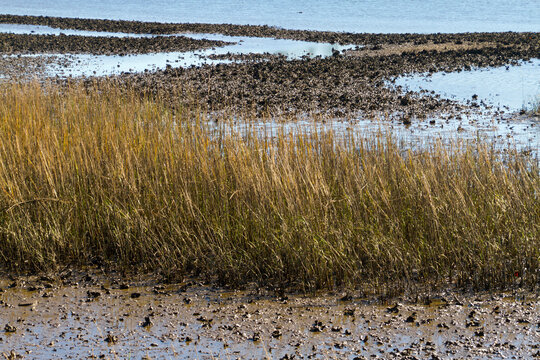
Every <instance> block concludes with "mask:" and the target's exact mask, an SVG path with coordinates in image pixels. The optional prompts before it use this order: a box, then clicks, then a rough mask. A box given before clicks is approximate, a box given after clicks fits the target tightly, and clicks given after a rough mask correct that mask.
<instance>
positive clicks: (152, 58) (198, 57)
mask: <svg viewBox="0 0 540 360" xmlns="http://www.w3.org/2000/svg"><path fill="white" fill-rule="evenodd" d="M14 31H17V33H21V34H29V33H32V31H35V32H34V33H41V34H54V35H58V34H60V33H64V34H66V35H67V34H68V33H67V32H66V31H64V30H59V29H54V28H50V27H45V26H28V25H25V26H15V25H8V26H1V25H0V32H14ZM87 34H91V35H87ZM69 35H84V36H125V35H130V36H131V35H134V34H124V33H103V32H92V31H78V30H70V31H69ZM179 35H182V36H186V37H191V38H194V39H208V40H218V41H225V42H232V43H234V44H233V45H228V46H224V47H217V48H211V49H204V50H197V51H190V52H168V53H152V54H130V55H126V56H119V55H91V54H69V55H62V54H51V55H49V56H54V57H57V58H59V61H58V62H55V63H50V64H48V65H47V69H46V70H45V74H46V75H48V76H56V75H58V76H74V77H75V76H93V75H96V76H107V75H115V74H120V73H122V72H143V71H145V70H157V69H164V68H166V67H167V66H172V67H184V68H187V67H191V66H201V65H204V64H223V63H229V62H231V61H230V60H227V59H219V60H218V59H215V60H214V59H211V58H209V56H213V55H226V54H233V55H242V54H271V55H283V56H285V57H286V58H287V59H289V60H292V59H300V58H302V57H305V56H308V57H317V56H320V57H323V58H324V57H327V56H331V55H332V53H333V52H334V51H340V52H341V51H344V50H348V49H352V48H355V47H356V46H354V45H339V44H329V43H316V42H308V41H298V40H288V39H272V38H257V37H247V36H226V35H221V34H179ZM144 36H151V35H144ZM24 56H29V57H34V56H41V55H24ZM46 56H47V55H46ZM0 74H1V70H0Z"/></svg>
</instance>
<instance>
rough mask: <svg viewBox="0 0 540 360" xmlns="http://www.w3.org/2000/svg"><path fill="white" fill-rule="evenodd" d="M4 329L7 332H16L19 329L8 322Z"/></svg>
mask: <svg viewBox="0 0 540 360" xmlns="http://www.w3.org/2000/svg"><path fill="white" fill-rule="evenodd" d="M4 331H5V332H7V333H14V332H15V331H17V328H16V327H15V326H13V325H10V324H6V326H4Z"/></svg>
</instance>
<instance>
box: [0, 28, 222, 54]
mask: <svg viewBox="0 0 540 360" xmlns="http://www.w3.org/2000/svg"><path fill="white" fill-rule="evenodd" d="M227 44H228V43H225V42H223V41H210V40H204V39H201V40H196V39H192V38H189V37H185V36H157V37H145V38H134V37H112V36H109V37H92V36H77V35H59V36H55V35H26V34H1V33H0V53H4V54H36V53H55V54H67V53H78V54H94V55H102V54H107V55H111V54H116V55H125V54H144V53H151V52H164V51H193V50H199V49H206V48H211V47H217V46H224V45H227Z"/></svg>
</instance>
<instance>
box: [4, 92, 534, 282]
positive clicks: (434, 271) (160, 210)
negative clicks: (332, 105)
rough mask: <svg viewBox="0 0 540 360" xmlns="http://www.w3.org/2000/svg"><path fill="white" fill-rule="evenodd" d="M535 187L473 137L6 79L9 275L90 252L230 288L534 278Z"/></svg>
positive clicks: (528, 170) (522, 166) (522, 168)
mask: <svg viewBox="0 0 540 360" xmlns="http://www.w3.org/2000/svg"><path fill="white" fill-rule="evenodd" d="M212 124H213V123H212ZM248 129H249V127H248ZM539 194H540V175H539V169H538V163H537V162H536V161H534V160H531V159H530V158H526V157H522V156H520V155H519V154H517V153H512V154H508V155H505V156H500V155H499V154H497V153H496V152H495V151H494V150H493V149H491V148H490V147H489V146H488V145H484V144H474V145H471V144H469V145H466V144H462V145H456V146H455V147H454V148H453V149H448V148H447V147H443V146H439V145H434V146H432V147H429V148H426V149H423V150H419V151H414V152H412V151H403V150H402V149H401V148H400V147H399V146H398V143H397V141H395V140H394V139H392V138H389V137H385V136H382V135H380V136H375V137H367V138H362V137H355V136H353V135H346V134H345V135H343V136H337V135H336V134H334V133H332V132H322V131H315V130H314V131H313V132H309V133H308V132H301V131H299V132H297V133H294V134H292V133H285V132H279V131H278V132H277V133H276V134H274V136H273V137H265V136H261V134H259V133H257V131H255V130H244V131H236V130H235V128H234V127H232V125H227V124H224V125H221V126H215V125H211V124H210V122H208V121H207V118H206V117H205V116H204V115H200V112H196V111H188V110H183V111H182V110H178V109H176V110H175V111H172V110H171V109H170V107H167V106H165V105H163V103H162V102H160V100H159V99H155V98H154V99H150V98H145V97H141V96H140V95H139V93H138V92H137V91H135V90H133V89H129V88H127V87H121V86H118V85H114V84H113V83H111V84H110V85H109V86H100V87H99V89H98V88H93V87H92V86H90V87H83V86H79V85H73V86H68V87H63V88H59V87H57V86H53V85H39V84H2V85H1V91H0V264H1V266H2V268H4V269H5V270H7V271H17V272H22V271H42V270H48V269H54V268H55V267H58V266H60V265H66V264H71V265H73V266H76V265H79V266H82V265H86V264H89V263H91V262H92V261H94V260H95V259H101V261H102V262H103V264H104V266H109V267H117V268H125V269H131V270H136V271H140V272H143V271H144V272H146V271H148V272H150V271H164V272H167V273H168V274H170V275H171V276H183V275H184V274H190V275H194V276H200V277H203V278H207V279H210V280H214V281H217V282H219V283H220V284H223V285H229V286H241V285H244V284H246V283H248V282H253V281H255V282H257V283H258V284H260V285H271V286H280V287H292V288H297V289H304V290H306V289H321V288H326V289H329V288H336V287H357V286H364V285H366V284H369V285H375V286H384V285H385V284H396V283H397V284H402V285H403V286H407V285H411V284H432V285H446V284H448V283H453V284H455V285H457V286H469V285H473V286H476V287H481V288H490V287H504V286H509V285H511V284H513V283H514V282H515V277H514V274H515V273H516V272H519V274H520V281H522V283H523V284H530V285H534V284H537V283H538V268H539V267H538V265H539V261H540V201H539Z"/></svg>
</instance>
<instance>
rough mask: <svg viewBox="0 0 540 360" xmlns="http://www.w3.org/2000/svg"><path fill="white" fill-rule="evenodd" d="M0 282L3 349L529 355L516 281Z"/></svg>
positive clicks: (527, 313)
mask: <svg viewBox="0 0 540 360" xmlns="http://www.w3.org/2000/svg"><path fill="white" fill-rule="evenodd" d="M0 288H1V290H0V291H1V292H0V307H1V308H2V309H1V314H2V315H1V317H0V319H1V320H0V327H1V333H0V353H3V354H5V356H7V357H8V358H9V356H17V355H18V356H21V357H20V358H23V357H24V358H122V359H123V358H136V359H140V358H150V359H161V358H181V359H184V358H185V359H212V358H228V359H240V358H241V359H260V358H272V359H292V358H297V359H302V358H324V359H343V358H349V359H373V358H392V359H421V358H423V359H427V358H430V359H443V358H444V359H461V358H467V357H471V358H475V359H505V358H509V357H514V358H535V357H539V356H540V319H539V317H538V312H539V311H540V298H539V295H538V294H533V293H527V292H525V291H522V290H519V289H518V287H516V288H515V289H514V290H513V291H510V292H507V293H493V294H488V293H476V294H461V293H455V292H454V293H450V292H449V293H442V294H436V295H435V294H431V295H423V296H420V297H418V298H393V299H385V301H381V300H380V299H377V298H369V297H366V295H365V294H359V293H349V294H346V293H326V294H318V296H305V295H303V296H302V295H290V296H281V297H279V296H275V295H273V294H271V293H270V294H269V293H267V292H265V291H262V290H255V289H254V290H251V291H234V292H228V291H225V290H219V289H215V288H212V287H211V286H208V285H201V284H197V283H196V282H190V281H185V282H183V283H180V284H166V285H160V284H159V283H158V284H157V285H156V284H154V283H152V281H148V279H146V280H144V279H142V278H140V279H138V280H131V281H130V280H126V279H125V278H121V277H115V276H114V275H113V276H108V277H106V278H104V277H103V276H100V275H88V274H87V275H83V274H75V275H74V274H73V273H71V272H64V273H62V274H60V275H59V276H58V277H56V278H55V277H42V278H37V277H30V278H25V279H22V278H19V279H17V281H14V280H3V281H1V282H0ZM12 358H17V357H12Z"/></svg>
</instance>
